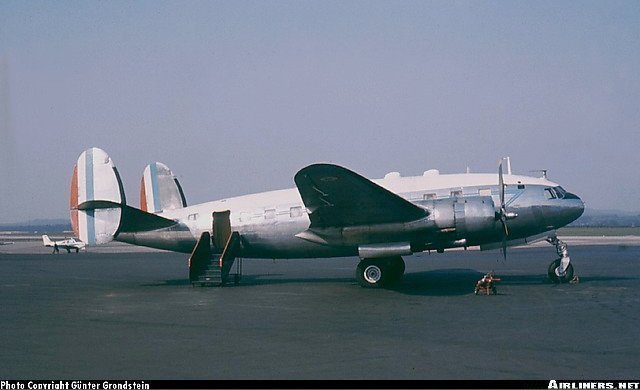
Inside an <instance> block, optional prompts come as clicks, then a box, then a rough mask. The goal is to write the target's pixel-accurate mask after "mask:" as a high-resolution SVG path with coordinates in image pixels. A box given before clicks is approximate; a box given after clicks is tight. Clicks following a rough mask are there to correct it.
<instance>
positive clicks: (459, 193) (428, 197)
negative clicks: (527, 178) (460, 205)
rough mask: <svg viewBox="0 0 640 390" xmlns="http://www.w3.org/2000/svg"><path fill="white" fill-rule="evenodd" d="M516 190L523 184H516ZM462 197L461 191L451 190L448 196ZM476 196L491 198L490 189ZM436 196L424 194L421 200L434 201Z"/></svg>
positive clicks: (521, 188) (522, 186) (480, 190)
mask: <svg viewBox="0 0 640 390" xmlns="http://www.w3.org/2000/svg"><path fill="white" fill-rule="evenodd" d="M518 189H519V190H523V189H524V184H518ZM462 195H463V192H462V190H453V191H451V193H450V196H451V197H452V198H458V197H461V196H462ZM478 195H480V196H491V188H481V189H479V190H478ZM437 197H438V196H437V194H436V193H429V194H424V195H422V200H432V199H436V198H437Z"/></svg>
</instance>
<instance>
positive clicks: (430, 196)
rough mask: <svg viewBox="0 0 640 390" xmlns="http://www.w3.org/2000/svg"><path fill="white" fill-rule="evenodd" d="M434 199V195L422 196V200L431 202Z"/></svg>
mask: <svg viewBox="0 0 640 390" xmlns="http://www.w3.org/2000/svg"><path fill="white" fill-rule="evenodd" d="M435 198H436V194H424V195H422V199H423V200H431V199H435Z"/></svg>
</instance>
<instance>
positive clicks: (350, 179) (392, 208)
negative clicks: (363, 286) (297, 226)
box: [294, 164, 427, 228]
mask: <svg viewBox="0 0 640 390" xmlns="http://www.w3.org/2000/svg"><path fill="white" fill-rule="evenodd" d="M294 180H295V183H296V186H297V187H298V191H299V192H300V196H301V197H302V201H303V202H304V205H305V206H306V207H307V209H308V210H309V212H310V215H309V218H310V219H311V228H327V227H343V226H358V225H369V224H381V223H393V222H407V221H413V220H417V219H420V218H423V217H425V216H427V211H426V210H425V209H423V208H421V207H419V206H416V205H415V204H413V203H411V202H409V201H407V200H405V199H403V198H401V197H400V196H398V195H396V194H394V193H393V192H391V191H389V190H387V189H385V188H383V187H381V186H379V185H377V184H375V183H373V182H372V181H371V180H369V179H366V178H365V177H362V176H360V175H359V174H357V173H355V172H353V171H350V170H348V169H346V168H343V167H340V166H338V165H333V164H313V165H309V166H307V167H305V168H303V169H301V170H300V171H298V173H297V174H296V175H295V177H294Z"/></svg>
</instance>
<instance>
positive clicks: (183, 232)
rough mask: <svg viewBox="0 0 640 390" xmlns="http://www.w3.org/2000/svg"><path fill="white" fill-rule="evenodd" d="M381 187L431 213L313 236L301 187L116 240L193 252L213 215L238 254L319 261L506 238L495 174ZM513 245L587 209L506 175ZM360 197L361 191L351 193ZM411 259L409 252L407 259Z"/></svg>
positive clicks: (550, 188)
mask: <svg viewBox="0 0 640 390" xmlns="http://www.w3.org/2000/svg"><path fill="white" fill-rule="evenodd" d="M372 181H373V182H374V183H376V184H378V185H379V186H381V187H383V188H385V189H387V190H389V191H391V192H393V193H395V194H397V195H399V196H400V197H402V198H404V199H406V200H408V201H410V202H411V203H413V204H415V205H418V206H420V207H421V208H424V209H426V210H428V216H426V217H425V218H423V219H420V220H416V221H412V222H409V223H401V224H380V225H361V226H346V227H337V228H335V229H323V230H321V231H310V230H309V227H310V218H309V212H308V210H307V209H306V208H305V205H304V203H303V201H302V198H301V196H300V193H299V191H298V189H296V188H291V189H285V190H278V191H269V192H263V193H257V194H251V195H245V196H239V197H233V198H228V199H222V200H218V201H213V202H207V203H201V204H197V205H192V206H188V207H184V208H180V209H174V210H167V211H164V212H161V213H159V214H158V215H160V216H162V217H164V218H168V219H173V220H177V221H179V224H178V225H177V226H172V227H169V228H165V229H159V230H153V231H146V232H132V233H119V234H117V235H116V237H115V239H116V240H118V241H123V242H128V243H131V244H135V245H143V246H149V247H155V248H160V249H168V250H173V251H180V252H186V253H189V252H191V251H192V250H193V247H194V245H195V243H196V241H197V238H198V237H199V236H200V234H201V233H203V232H209V233H212V213H213V212H221V211H226V210H229V211H230V217H229V219H230V223H231V227H232V230H234V231H237V232H239V233H240V235H241V236H242V240H243V245H242V249H241V253H240V256H242V257H251V258H316V257H338V256H355V255H358V254H360V255H361V257H364V256H362V254H363V253H368V252H366V251H367V250H368V248H374V249H376V250H377V248H380V247H381V246H384V245H390V248H391V250H402V248H405V247H406V248H409V249H408V251H409V252H411V253H413V252H419V251H424V250H444V249H447V248H453V247H467V246H475V245H480V246H485V245H487V246H489V245H491V244H496V243H499V242H501V241H502V239H503V232H502V229H503V225H502V224H501V222H500V220H499V218H498V217H497V213H498V212H499V211H500V200H499V197H500V195H499V194H500V186H499V185H498V180H497V176H496V175H495V174H451V175H440V174H439V173H437V172H435V171H427V172H425V174H424V175H423V176H412V177H400V176H398V175H397V174H391V175H387V176H386V177H385V178H384V179H379V180H372ZM504 181H505V184H506V187H505V205H506V210H507V211H508V212H509V213H510V215H511V217H510V219H509V220H508V230H509V233H508V240H509V241H510V242H511V241H515V240H518V239H524V238H527V237H532V236H536V235H540V234H542V233H545V232H549V231H553V230H555V229H557V228H560V227H562V226H565V225H567V224H569V223H571V222H572V221H574V220H575V219H577V218H578V217H579V216H580V215H581V214H582V212H583V210H584V203H583V202H582V201H581V200H580V198H578V197H577V196H576V195H573V194H571V193H568V192H566V191H564V190H563V189H562V188H561V187H560V186H559V185H558V184H557V183H554V182H551V181H549V180H547V179H545V178H534V177H528V176H518V175H504ZM352 196H353V197H358V194H357V193H354V194H352ZM405 254H406V253H405Z"/></svg>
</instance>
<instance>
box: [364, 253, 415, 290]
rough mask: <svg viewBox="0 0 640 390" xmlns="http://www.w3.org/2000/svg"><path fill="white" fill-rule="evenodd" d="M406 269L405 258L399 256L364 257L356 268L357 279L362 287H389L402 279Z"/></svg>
mask: <svg viewBox="0 0 640 390" xmlns="http://www.w3.org/2000/svg"><path fill="white" fill-rule="evenodd" d="M404 269H405V266H404V260H402V257H399V256H398V257H383V258H379V259H363V260H362V261H361V262H360V263H358V267H357V268H356V280H357V281H358V283H360V285H361V286H362V287H374V288H377V287H383V286H386V287H388V286H392V285H394V284H396V283H398V282H399V281H400V279H402V275H403V274H404Z"/></svg>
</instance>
